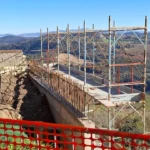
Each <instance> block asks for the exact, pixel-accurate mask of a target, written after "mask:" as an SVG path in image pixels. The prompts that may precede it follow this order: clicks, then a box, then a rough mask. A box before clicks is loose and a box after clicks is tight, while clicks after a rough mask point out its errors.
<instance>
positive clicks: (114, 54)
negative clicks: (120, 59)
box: [113, 21, 116, 83]
mask: <svg viewBox="0 0 150 150" xmlns="http://www.w3.org/2000/svg"><path fill="white" fill-rule="evenodd" d="M113 27H114V28H115V21H114V22H113ZM115 34H116V33H115V30H114V31H113V39H114V45H113V64H115V58H116V35H115ZM115 81H116V73H115V66H114V67H113V82H114V83H115Z"/></svg>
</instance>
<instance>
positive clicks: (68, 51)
mask: <svg viewBox="0 0 150 150" xmlns="http://www.w3.org/2000/svg"><path fill="white" fill-rule="evenodd" d="M67 53H68V75H69V77H70V34H69V24H68V25H67Z"/></svg>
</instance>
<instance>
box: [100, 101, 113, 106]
mask: <svg viewBox="0 0 150 150" xmlns="http://www.w3.org/2000/svg"><path fill="white" fill-rule="evenodd" d="M98 101H99V102H100V103H101V104H103V105H104V106H106V107H114V106H115V104H113V103H112V102H110V101H108V100H98Z"/></svg>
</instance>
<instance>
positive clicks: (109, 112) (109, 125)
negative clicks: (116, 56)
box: [108, 16, 111, 147]
mask: <svg viewBox="0 0 150 150" xmlns="http://www.w3.org/2000/svg"><path fill="white" fill-rule="evenodd" d="M110 25H111V17H110V16H109V21H108V32H109V49H108V66H109V69H108V101H110V95H111V29H110ZM110 121H111V110H110V108H108V129H109V130H111V122H110ZM109 140H110V139H109ZM110 146H111V145H110V144H109V147H110Z"/></svg>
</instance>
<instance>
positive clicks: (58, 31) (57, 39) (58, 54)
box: [57, 26, 59, 71]
mask: <svg viewBox="0 0 150 150" xmlns="http://www.w3.org/2000/svg"><path fill="white" fill-rule="evenodd" d="M57 70H58V71H59V28H58V26H57Z"/></svg>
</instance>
